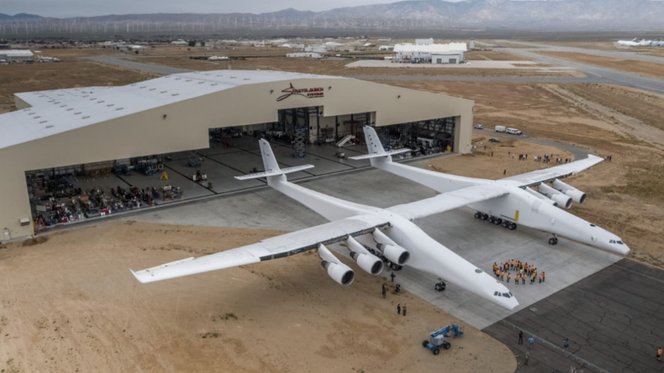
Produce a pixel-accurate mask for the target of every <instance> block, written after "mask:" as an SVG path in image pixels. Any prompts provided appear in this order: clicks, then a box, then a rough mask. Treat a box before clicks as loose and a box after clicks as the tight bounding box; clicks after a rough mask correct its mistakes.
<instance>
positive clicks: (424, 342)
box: [422, 340, 429, 348]
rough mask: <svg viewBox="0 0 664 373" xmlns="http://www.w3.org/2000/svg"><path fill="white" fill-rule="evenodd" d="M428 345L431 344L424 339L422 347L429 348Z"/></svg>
mask: <svg viewBox="0 0 664 373" xmlns="http://www.w3.org/2000/svg"><path fill="white" fill-rule="evenodd" d="M428 345H429V341H427V340H424V341H422V347H424V348H427V346H428Z"/></svg>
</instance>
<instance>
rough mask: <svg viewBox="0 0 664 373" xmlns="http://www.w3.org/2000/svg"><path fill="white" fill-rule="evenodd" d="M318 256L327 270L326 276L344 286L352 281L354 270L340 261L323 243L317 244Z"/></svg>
mask: <svg viewBox="0 0 664 373" xmlns="http://www.w3.org/2000/svg"><path fill="white" fill-rule="evenodd" d="M318 256H319V257H320V259H321V262H320V264H321V265H322V266H323V268H325V270H327V274H328V276H330V277H331V278H332V279H333V280H334V281H335V282H337V283H338V284H341V285H344V286H348V285H350V284H352V283H353V280H354V279H355V272H353V270H352V269H351V268H350V267H348V266H347V265H345V264H343V263H341V262H340V261H339V259H337V257H336V256H334V255H333V254H332V253H331V252H330V250H329V249H328V248H327V247H325V246H324V245H323V244H319V245H318Z"/></svg>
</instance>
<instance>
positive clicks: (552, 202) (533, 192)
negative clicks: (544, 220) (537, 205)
mask: <svg viewBox="0 0 664 373" xmlns="http://www.w3.org/2000/svg"><path fill="white" fill-rule="evenodd" d="M525 189H526V192H528V193H530V194H532V195H533V196H534V197H537V198H538V199H539V200H541V201H543V202H546V203H548V204H550V205H552V206H555V205H556V201H554V200H552V199H551V198H549V197H547V196H545V195H543V194H542V193H539V192H536V191H534V190H532V189H530V188H529V187H526V188H525Z"/></svg>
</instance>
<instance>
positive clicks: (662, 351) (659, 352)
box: [657, 346, 664, 361]
mask: <svg viewBox="0 0 664 373" xmlns="http://www.w3.org/2000/svg"><path fill="white" fill-rule="evenodd" d="M662 355H664V348H662V346H659V347H657V361H662Z"/></svg>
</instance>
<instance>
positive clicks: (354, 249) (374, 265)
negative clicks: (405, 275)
mask: <svg viewBox="0 0 664 373" xmlns="http://www.w3.org/2000/svg"><path fill="white" fill-rule="evenodd" d="M346 244H347V245H348V251H349V252H350V257H351V258H353V260H355V262H356V263H357V265H358V266H359V267H360V268H362V270H364V271H365V272H367V273H371V274H372V275H377V274H379V273H381V272H382V271H383V261H382V260H380V258H378V257H376V256H375V255H373V254H372V253H370V252H369V250H367V249H365V248H364V246H362V244H360V243H359V242H357V241H355V239H354V238H353V237H351V236H348V239H346Z"/></svg>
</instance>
